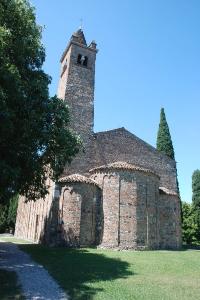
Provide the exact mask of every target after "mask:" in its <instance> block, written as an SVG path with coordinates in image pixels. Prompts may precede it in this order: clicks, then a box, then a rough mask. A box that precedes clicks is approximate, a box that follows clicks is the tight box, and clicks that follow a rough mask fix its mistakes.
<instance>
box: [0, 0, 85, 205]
mask: <svg viewBox="0 0 200 300" xmlns="http://www.w3.org/2000/svg"><path fill="white" fill-rule="evenodd" d="M44 60H45V51H44V48H43V46H42V44H41V27H39V26H38V25H37V24H36V21H35V14H34V9H33V8H32V7H31V6H30V4H29V2H28V1H27V0H0V144H1V148H0V170H1V172H0V187H1V188H0V203H5V202H6V201H8V199H10V197H11V196H12V195H15V194H16V193H20V194H22V195H25V196H26V197H28V198H29V199H36V198H38V197H43V196H44V195H45V194H46V193H47V188H48V187H47V186H46V182H47V177H50V178H51V179H53V180H57V178H58V176H59V175H60V173H61V172H62V170H63V168H64V166H65V164H66V163H69V162H70V161H71V159H72V158H73V156H74V155H75V154H76V153H77V152H78V150H79V146H80V142H79V139H78V138H77V137H76V136H75V135H74V134H73V133H72V132H71V131H70V130H69V127H68V126H69V112H68V108H67V107H66V105H65V104H64V102H63V101H62V100H60V99H58V98H57V97H56V96H55V97H53V98H50V97H49V92H48V85H49V84H50V82H51V78H50V77H49V76H48V75H47V74H45V72H44V71H43V70H42V65H43V62H44Z"/></svg>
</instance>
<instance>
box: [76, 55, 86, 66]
mask: <svg viewBox="0 0 200 300" xmlns="http://www.w3.org/2000/svg"><path fill="white" fill-rule="evenodd" d="M77 64H78V65H82V66H84V67H87V64H88V57H87V56H84V55H81V54H79V55H78V58H77Z"/></svg>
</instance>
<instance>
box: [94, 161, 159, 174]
mask: <svg viewBox="0 0 200 300" xmlns="http://www.w3.org/2000/svg"><path fill="white" fill-rule="evenodd" d="M108 169H109V170H132V171H141V172H144V173H151V174H153V175H156V176H158V175H157V174H156V173H155V172H153V171H151V170H149V169H145V168H142V167H140V166H136V165H133V164H130V163H127V162H124V161H117V162H114V163H111V164H107V165H103V166H100V167H96V168H93V169H91V170H89V172H91V173H93V172H96V171H101V170H108ZM158 177H159V176H158Z"/></svg>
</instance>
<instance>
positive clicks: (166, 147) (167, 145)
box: [157, 108, 175, 159]
mask: <svg viewBox="0 0 200 300" xmlns="http://www.w3.org/2000/svg"><path fill="white" fill-rule="evenodd" d="M157 149H158V151H160V152H162V153H164V154H166V155H167V156H169V157H171V158H172V159H174V158H175V156H174V148H173V144H172V139H171V135H170V131H169V126H168V124H167V120H166V116H165V111H164V108H161V112H160V124H159V129H158V135H157Z"/></svg>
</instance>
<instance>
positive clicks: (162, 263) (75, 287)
mask: <svg viewBox="0 0 200 300" xmlns="http://www.w3.org/2000/svg"><path fill="white" fill-rule="evenodd" d="M20 248H22V249H23V250H25V251H26V252H28V253H30V254H31V255H32V257H33V259H34V260H36V261H37V262H39V263H40V264H42V265H44V266H45V268H46V269H47V270H48V271H49V273H50V274H51V275H52V276H53V277H54V278H55V279H56V280H57V282H58V283H59V284H60V285H61V287H62V288H63V289H64V290H66V291H67V292H68V293H69V294H70V296H71V297H72V299H74V300H84V299H85V300H86V299H87V300H91V299H92V300H122V299H123V300H126V299H128V300H129V299H130V300H134V299H136V300H186V299H187V300H188V299H189V300H193V299H194V300H197V299H200V251H197V250H192V251H190V250H188V251H144V252H132V251H121V252H119V251H111V250H96V249H79V250H70V249H65V248H48V247H44V246H40V245H20Z"/></svg>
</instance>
